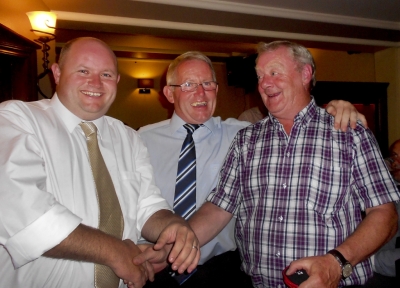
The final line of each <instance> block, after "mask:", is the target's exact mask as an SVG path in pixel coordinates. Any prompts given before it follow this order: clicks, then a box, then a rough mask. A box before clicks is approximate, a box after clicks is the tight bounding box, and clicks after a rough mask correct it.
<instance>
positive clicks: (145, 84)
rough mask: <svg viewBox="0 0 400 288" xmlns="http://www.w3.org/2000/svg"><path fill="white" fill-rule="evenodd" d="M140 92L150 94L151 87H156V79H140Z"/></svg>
mask: <svg viewBox="0 0 400 288" xmlns="http://www.w3.org/2000/svg"><path fill="white" fill-rule="evenodd" d="M138 88H139V94H150V88H154V79H138Z"/></svg>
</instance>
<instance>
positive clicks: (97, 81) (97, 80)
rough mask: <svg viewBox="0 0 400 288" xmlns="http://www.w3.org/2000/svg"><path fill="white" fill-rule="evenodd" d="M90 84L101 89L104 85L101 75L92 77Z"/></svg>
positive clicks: (89, 80)
mask: <svg viewBox="0 0 400 288" xmlns="http://www.w3.org/2000/svg"><path fill="white" fill-rule="evenodd" d="M88 84H89V85H90V86H93V87H100V86H101V85H102V84H103V83H102V81H101V77H100V75H95V74H93V75H91V77H89V79H88Z"/></svg>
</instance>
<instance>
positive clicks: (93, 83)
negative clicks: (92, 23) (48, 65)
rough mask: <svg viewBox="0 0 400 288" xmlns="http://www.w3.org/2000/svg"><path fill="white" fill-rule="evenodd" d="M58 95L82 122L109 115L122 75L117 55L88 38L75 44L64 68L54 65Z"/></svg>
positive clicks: (104, 45) (67, 55)
mask: <svg viewBox="0 0 400 288" xmlns="http://www.w3.org/2000/svg"><path fill="white" fill-rule="evenodd" d="M52 70H53V74H54V79H55V82H56V84H57V95H58V97H59V99H60V101H61V102H62V103H63V104H64V106H65V107H67V109H68V110H70V111H71V112H72V113H73V114H75V115H76V116H78V117H79V118H81V119H82V120H87V121H90V120H95V119H97V118H100V117H101V116H103V115H104V114H105V113H107V111H108V109H109V108H110V106H111V104H112V103H113V102H114V99H115V96H116V94H117V83H118V81H119V74H118V71H117V62H116V58H115V55H114V54H113V53H112V51H111V50H110V49H109V48H108V47H107V46H106V44H104V43H103V42H101V41H99V40H96V39H92V38H84V39H80V40H77V41H76V42H74V43H73V44H72V45H71V47H70V48H69V50H68V52H67V54H66V55H65V57H64V59H63V61H62V63H61V66H59V65H58V64H53V66H52Z"/></svg>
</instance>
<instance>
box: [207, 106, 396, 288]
mask: <svg viewBox="0 0 400 288" xmlns="http://www.w3.org/2000/svg"><path fill="white" fill-rule="evenodd" d="M333 122H334V119H333V117H332V116H331V115H329V114H327V113H326V111H325V110H323V109H321V108H319V107H317V106H316V104H315V102H314V100H313V99H312V100H311V102H310V104H309V105H308V106H307V107H305V108H304V109H303V110H302V111H301V112H300V113H299V114H298V115H297V116H296V117H295V121H294V125H293V127H292V130H291V132H290V135H289V136H288V135H287V134H286V133H285V131H284V129H283V126H282V125H281V124H280V123H279V122H278V120H277V119H275V118H274V117H273V116H271V115H270V117H267V118H266V119H264V120H262V121H261V122H258V123H256V124H254V125H251V126H249V127H247V128H245V129H243V130H241V131H239V133H238V134H237V136H236V138H235V139H234V141H233V143H232V144H231V147H230V149H229V151H228V154H227V156H226V159H225V162H224V165H223V167H222V169H221V172H220V178H219V181H218V185H217V187H216V188H215V189H214V190H213V191H212V193H211V194H210V195H209V197H208V200H209V201H211V202H212V203H214V204H215V205H217V206H220V207H221V208H223V209H225V210H226V211H228V212H230V213H233V214H234V216H235V217H236V219H237V221H236V232H235V233H236V241H237V244H238V247H239V249H240V252H241V256H242V259H243V264H242V268H243V269H244V271H245V272H246V273H247V274H249V275H250V276H252V279H253V284H254V285H255V286H256V287H285V286H284V283H283V281H282V270H283V269H284V268H285V267H286V266H288V265H289V264H290V262H291V261H293V260H296V259H299V258H302V257H307V256H316V255H324V254H326V252H327V251H329V250H330V249H333V248H335V247H337V246H338V245H339V244H341V243H342V242H343V241H344V240H345V239H346V238H347V237H348V236H349V235H350V234H351V233H352V232H353V231H354V230H355V229H356V227H357V226H358V224H359V223H360V222H361V220H362V216H361V211H363V210H365V209H366V208H368V207H373V206H377V205H380V204H384V203H387V202H392V201H396V200H398V199H399V195H398V192H397V189H396V186H395V183H394V182H393V180H392V177H391V175H390V174H389V172H388V170H387V168H386V165H385V163H384V161H383V159H382V156H381V153H380V151H379V148H378V145H377V143H376V140H375V138H374V136H373V135H372V133H371V131H370V130H368V129H365V128H364V127H362V125H357V128H356V129H354V130H353V129H350V128H349V129H348V130H347V132H341V131H336V130H335V129H334V128H333ZM371 275H372V268H371V263H370V260H366V261H364V262H362V263H359V264H358V265H356V266H355V267H354V272H353V274H352V275H351V276H350V277H349V278H348V279H346V281H343V280H342V281H341V283H340V285H357V284H363V283H364V282H365V281H366V279H367V278H368V277H370V276H371Z"/></svg>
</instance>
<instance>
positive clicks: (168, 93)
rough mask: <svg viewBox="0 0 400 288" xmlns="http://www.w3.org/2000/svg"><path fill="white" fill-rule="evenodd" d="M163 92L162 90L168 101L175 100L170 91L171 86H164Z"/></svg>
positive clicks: (172, 101)
mask: <svg viewBox="0 0 400 288" xmlns="http://www.w3.org/2000/svg"><path fill="white" fill-rule="evenodd" d="M163 92H164V96H165V98H167V100H168V102H169V103H174V102H175V100H174V92H172V89H171V87H169V86H164V89H163Z"/></svg>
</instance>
